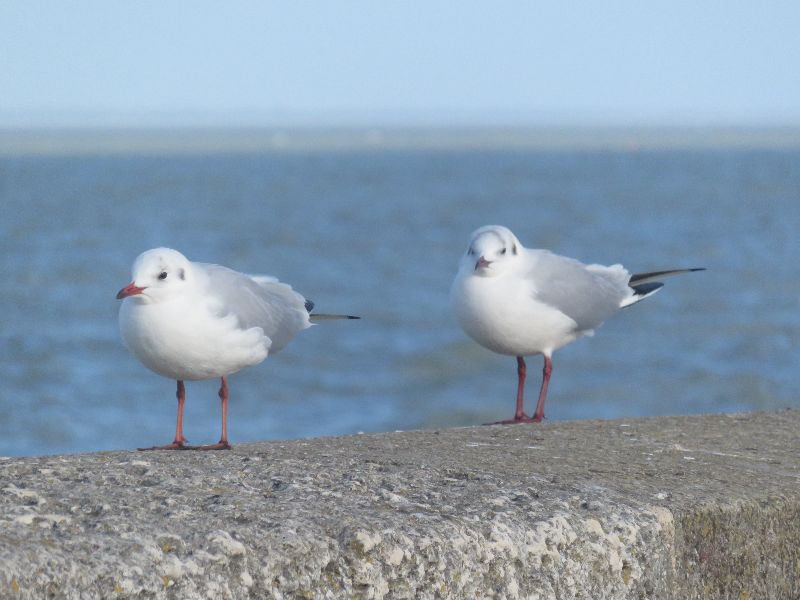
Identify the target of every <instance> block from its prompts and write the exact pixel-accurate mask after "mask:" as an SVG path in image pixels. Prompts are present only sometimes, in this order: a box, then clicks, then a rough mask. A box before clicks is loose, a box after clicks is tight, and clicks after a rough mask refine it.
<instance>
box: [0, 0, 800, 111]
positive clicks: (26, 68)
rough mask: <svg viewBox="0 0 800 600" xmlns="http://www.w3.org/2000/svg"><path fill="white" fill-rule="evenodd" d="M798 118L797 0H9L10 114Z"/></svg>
mask: <svg viewBox="0 0 800 600" xmlns="http://www.w3.org/2000/svg"><path fill="white" fill-rule="evenodd" d="M403 122H418V123H425V124H438V123H441V124H478V123H488V124H496V123H528V124H575V123H614V124H643V123H644V124H648V123H649V124H682V123H688V124H706V123H710V124H756V125H757V124H781V123H788V124H795V125H796V124H800V2H797V1H787V2H769V1H767V2H752V1H750V2H740V1H732V2H675V1H655V2H653V1H632V0H627V1H617V2H614V1H609V2H581V3H579V2H566V3H558V2H547V3H544V2H511V1H505V2H504V1H499V2H498V1H493V2H481V3H477V2H455V1H453V2H441V1H436V0H433V1H432V0H409V1H406V2H399V1H398V2H389V1H348V2H325V1H319V2H303V1H287V2H266V1H265V2H216V1H215V2H198V1H195V2H169V1H166V2H162V1H159V2H154V1H125V2H123V1H118V2H113V1H110V0H102V1H99V0H98V1H93V0H75V1H70V2H61V1H57V0H53V1H51V2H45V1H36V0H34V1H31V0H25V1H17V0H5V1H4V2H2V3H0V126H3V125H5V126H8V125H12V126H20V125H52V124H111V125H132V126H135V125H153V124H181V125H184V124H199V125H215V124H217V125H231V124H234V125H236V124H243V125H247V124H285V123H289V124H290V123H323V124H338V123H347V124H371V125H372V124H381V123H403Z"/></svg>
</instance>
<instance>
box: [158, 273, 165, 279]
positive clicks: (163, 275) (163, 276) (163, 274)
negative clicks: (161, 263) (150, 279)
mask: <svg viewBox="0 0 800 600" xmlns="http://www.w3.org/2000/svg"><path fill="white" fill-rule="evenodd" d="M158 278H159V279H161V280H164V279H166V278H167V272H166V271H161V273H159V274H158Z"/></svg>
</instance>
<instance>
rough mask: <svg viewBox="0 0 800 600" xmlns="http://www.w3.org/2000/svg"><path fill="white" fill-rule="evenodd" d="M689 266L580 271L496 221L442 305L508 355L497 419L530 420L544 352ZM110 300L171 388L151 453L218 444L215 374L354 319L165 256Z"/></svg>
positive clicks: (224, 399)
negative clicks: (196, 431) (511, 395)
mask: <svg viewBox="0 0 800 600" xmlns="http://www.w3.org/2000/svg"><path fill="white" fill-rule="evenodd" d="M700 270H702V269H697V268H693V269H670V270H665V271H654V272H650V273H641V274H635V275H631V274H630V273H629V272H628V271H627V270H626V269H625V268H624V267H623V266H622V265H612V266H610V267H608V266H603V265H596V264H592V265H585V264H583V263H581V262H579V261H577V260H575V259H572V258H567V257H565V256H559V255H557V254H553V253H552V252H549V251H547V250H536V249H529V248H525V247H524V246H523V245H522V244H521V243H520V241H519V240H518V239H517V237H516V236H515V235H514V234H513V233H512V232H511V231H510V230H509V229H508V228H506V227H502V226H499V225H488V226H486V227H481V228H480V229H477V230H476V231H475V232H473V234H472V237H471V239H470V243H469V247H468V248H467V251H466V253H465V254H464V256H463V257H462V259H461V264H460V268H459V271H458V274H457V275H456V278H455V280H454V281H453V285H452V288H451V292H450V300H451V306H452V309H453V312H454V313H455V316H456V318H457V320H458V322H459V324H460V325H461V327H462V328H463V329H464V331H465V332H466V333H467V334H468V335H469V336H470V337H471V338H473V339H474V340H475V341H476V342H478V343H479V344H481V345H482V346H485V347H486V348H488V349H489V350H492V351H494V352H497V353H500V354H505V355H509V356H515V357H516V359H517V376H518V382H517V397H516V409H515V412H514V417H513V418H512V419H509V420H506V421H499V422H498V423H504V424H505V423H525V422H540V421H541V420H542V419H543V418H544V403H545V398H546V397H547V386H548V383H549V381H550V374H551V371H552V368H553V365H552V355H553V352H555V351H556V350H558V349H559V348H562V347H563V346H566V345H567V344H569V343H570V342H573V341H574V340H576V339H578V338H579V337H582V336H584V335H592V334H593V333H594V330H595V329H596V328H597V327H599V326H600V325H601V324H602V323H603V321H605V320H606V319H607V318H609V317H610V316H611V315H613V314H614V313H615V312H617V311H618V310H620V309H622V308H625V307H626V306H630V305H631V304H635V303H636V302H639V301H640V300H643V299H645V298H647V297H649V296H651V295H652V294H654V293H655V292H656V291H658V290H659V289H660V288H661V287H662V286H663V284H662V283H661V282H660V281H657V279H660V278H663V277H666V276H669V275H677V274H680V273H687V272H690V271H700ZM117 298H118V299H124V302H123V303H122V306H121V308H120V313H119V324H120V331H121V333H122V338H123V340H124V341H125V345H126V346H127V347H128V348H129V349H130V350H131V352H133V354H134V355H135V356H136V358H137V359H139V360H140V361H141V362H142V363H143V364H144V365H145V366H146V367H148V368H149V369H151V370H152V371H155V372H156V373H158V374H159V375H163V376H164V377H168V378H170V379H174V380H176V381H177V382H178V389H177V398H178V417H177V424H176V428H175V439H174V440H173V442H172V443H171V444H168V445H166V446H154V447H153V448H152V449H169V450H183V449H202V450H221V449H228V448H230V444H229V442H228V428H227V417H228V382H227V376H228V375H230V374H232V373H235V372H236V371H239V370H241V369H243V368H245V367H251V366H253V365H256V364H258V363H260V362H262V361H263V360H264V359H266V358H267V356H268V355H269V354H270V353H272V354H274V353H276V352H278V351H280V350H281V349H282V348H284V347H285V346H286V345H287V344H288V343H289V342H290V341H291V340H292V338H293V337H294V336H295V335H296V334H297V333H298V332H300V331H302V330H303V329H307V328H308V327H310V326H311V325H312V324H313V323H314V322H316V321H322V320H329V319H357V318H358V317H354V316H350V315H328V314H317V313H314V312H312V311H313V308H314V303H313V302H311V301H310V300H307V299H305V298H304V297H303V296H302V295H300V294H299V293H297V292H296V291H294V290H293V289H292V288H291V287H290V286H289V285H287V284H285V283H281V282H280V281H278V280H277V279H275V278H274V277H266V276H251V275H246V274H244V273H239V272H237V271H233V270H231V269H228V268H226V267H222V266H219V265H212V264H204V263H193V262H191V261H189V260H188V259H187V258H186V257H185V256H183V255H182V254H181V253H180V252H178V251H176V250H171V249H169V248H155V249H153V250H148V251H146V252H144V253H143V254H141V255H140V256H139V257H138V258H137V259H136V261H135V262H134V264H133V281H132V282H131V283H130V284H129V285H127V286H126V287H124V288H122V289H121V290H120V291H119V293H118V294H117ZM538 354H541V355H542V356H544V369H543V375H542V384H541V388H540V391H539V400H538V403H537V405H536V410H535V412H534V413H533V415H532V416H528V415H527V414H526V413H525V411H524V388H525V377H526V365H525V357H526V356H532V355H538ZM212 378H220V380H221V385H220V390H219V397H220V400H221V403H222V435H221V436H220V440H219V442H218V443H216V444H211V445H206V446H189V445H188V443H187V440H186V438H185V436H184V434H183V408H184V401H185V398H186V393H185V387H184V381H186V380H200V379H212Z"/></svg>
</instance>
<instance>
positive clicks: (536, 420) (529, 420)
mask: <svg viewBox="0 0 800 600" xmlns="http://www.w3.org/2000/svg"><path fill="white" fill-rule="evenodd" d="M542 419H544V417H537V416H536V415H534V416H532V417H529V416H528V415H526V414H523V415H522V416H521V417H514V418H513V419H506V420H504V421H495V422H494V423H484V425H516V424H517V423H541V422H542Z"/></svg>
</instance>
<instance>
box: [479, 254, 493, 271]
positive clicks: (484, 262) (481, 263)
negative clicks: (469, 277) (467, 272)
mask: <svg viewBox="0 0 800 600" xmlns="http://www.w3.org/2000/svg"><path fill="white" fill-rule="evenodd" d="M490 264H492V261H490V260H486V259H485V258H483V257H482V256H481V257H480V258H479V259H478V262H476V263H475V270H476V271H477V270H478V269H480V268H481V267H483V268H486V267H488V266H489V265H490Z"/></svg>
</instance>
